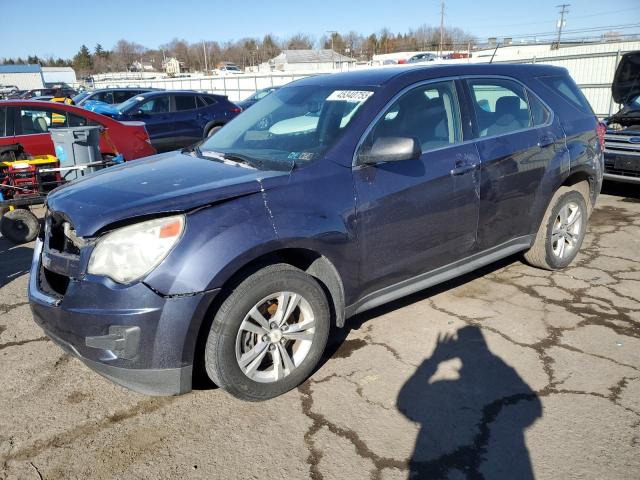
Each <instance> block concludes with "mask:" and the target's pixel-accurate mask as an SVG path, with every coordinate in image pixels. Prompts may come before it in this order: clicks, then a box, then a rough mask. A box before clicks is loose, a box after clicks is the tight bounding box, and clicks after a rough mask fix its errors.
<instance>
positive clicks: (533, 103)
mask: <svg viewBox="0 0 640 480" xmlns="http://www.w3.org/2000/svg"><path fill="white" fill-rule="evenodd" d="M527 100H528V101H529V109H530V110H531V120H532V121H533V125H534V126H535V127H538V126H540V125H544V124H546V123H547V122H548V121H549V118H550V117H551V112H549V110H547V107H545V106H544V104H543V103H542V102H541V101H540V100H539V99H538V97H536V96H535V95H534V94H533V93H531V92H530V91H528V90H527Z"/></svg>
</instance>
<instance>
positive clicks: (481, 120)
mask: <svg viewBox="0 0 640 480" xmlns="http://www.w3.org/2000/svg"><path fill="white" fill-rule="evenodd" d="M468 84H469V89H470V90H471V96H472V101H473V103H474V105H473V107H474V111H475V113H476V123H477V125H478V134H479V136H480V137H488V136H492V135H500V134H504V133H509V132H513V131H516V130H522V129H523V128H527V127H530V126H531V119H530V118H529V108H528V106H527V100H526V95H525V92H524V88H523V87H522V86H521V85H520V84H518V83H516V82H513V81H511V80H501V79H486V80H484V79H480V80H468Z"/></svg>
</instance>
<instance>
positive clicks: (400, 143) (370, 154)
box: [358, 137, 422, 165]
mask: <svg viewBox="0 0 640 480" xmlns="http://www.w3.org/2000/svg"><path fill="white" fill-rule="evenodd" d="M421 155H422V148H421V147H420V142H419V141H418V140H416V139H415V138H413V137H380V138H378V139H376V141H375V142H374V143H373V146H372V147H371V149H370V150H368V151H363V152H360V153H359V154H358V162H359V163H360V164H362V165H372V164H375V163H381V162H399V161H402V160H415V159H418V158H420V156H421Z"/></svg>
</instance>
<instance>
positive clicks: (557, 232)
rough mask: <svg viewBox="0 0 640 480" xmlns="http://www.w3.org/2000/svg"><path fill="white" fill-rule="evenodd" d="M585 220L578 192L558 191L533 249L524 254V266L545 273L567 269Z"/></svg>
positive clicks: (583, 206)
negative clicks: (545, 271) (526, 264)
mask: <svg viewBox="0 0 640 480" xmlns="http://www.w3.org/2000/svg"><path fill="white" fill-rule="evenodd" d="M588 218H589V211H588V209H587V202H586V201H585V198H584V197H583V196H582V194H581V193H580V192H578V191H577V190H572V189H568V188H566V187H565V188H562V189H560V190H558V192H556V194H555V195H554V196H553V198H552V199H551V202H550V204H549V207H548V208H547V212H546V214H545V217H544V219H543V221H542V224H541V225H540V228H539V229H538V233H537V235H536V238H535V240H534V242H533V245H532V246H531V248H530V249H529V250H528V251H527V252H526V253H525V254H524V257H525V259H526V260H527V262H528V263H530V264H531V265H533V266H535V267H539V268H543V269H545V270H560V269H562V268H565V267H567V266H568V265H569V264H570V263H571V262H572V261H573V259H574V258H576V255H577V254H578V251H579V250H580V246H581V245H582V241H583V240H584V236H585V232H586V229H587V219H588Z"/></svg>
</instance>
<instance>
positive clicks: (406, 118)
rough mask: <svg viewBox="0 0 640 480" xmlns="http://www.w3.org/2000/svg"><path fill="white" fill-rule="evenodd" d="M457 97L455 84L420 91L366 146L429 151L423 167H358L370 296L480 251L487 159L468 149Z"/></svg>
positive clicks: (416, 163)
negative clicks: (395, 143) (389, 141)
mask: <svg viewBox="0 0 640 480" xmlns="http://www.w3.org/2000/svg"><path fill="white" fill-rule="evenodd" d="M457 98H458V95H457V91H456V88H455V83H454V82H453V81H443V82H429V83H425V84H423V85H420V86H416V87H415V88H412V89H411V90H409V91H407V92H406V93H404V94H402V95H401V96H400V97H399V98H398V99H397V100H396V101H394V102H393V104H392V105H391V106H390V107H389V108H388V109H387V110H386V111H385V112H383V113H382V115H381V117H380V118H379V119H378V120H377V121H376V123H375V124H374V125H373V127H372V128H371V130H370V132H369V133H368V134H367V136H366V137H365V139H364V141H363V143H362V145H361V146H360V147H359V150H358V152H359V153H360V152H366V149H367V148H370V146H371V145H373V143H374V142H375V141H376V140H379V139H381V138H384V137H412V138H415V139H417V140H418V141H419V142H420V145H421V148H422V155H421V157H420V158H419V159H416V160H406V161H398V162H386V163H379V164H375V165H357V166H355V167H354V171H353V177H354V183H355V188H356V195H357V211H358V217H357V224H358V241H359V244H360V249H361V258H360V264H361V271H360V280H361V284H362V290H363V294H364V295H367V294H371V293H372V292H374V291H377V290H380V289H381V288H384V287H387V286H389V285H392V284H397V283H398V282H401V281H403V280H408V279H410V278H414V277H416V276H418V275H419V274H421V273H423V272H427V271H430V270H434V269H436V268H438V267H441V266H444V265H447V264H450V263H453V262H455V261H456V260H460V259H463V258H465V257H467V256H468V255H469V254H470V253H471V252H472V250H473V248H474V245H475V239H476V228H477V223H478V209H479V199H478V195H477V193H476V192H477V186H478V177H477V167H478V166H479V163H480V159H479V157H478V153H477V150H476V147H475V145H474V144H473V142H463V138H462V121H461V117H460V109H459V104H458V100H457Z"/></svg>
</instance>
